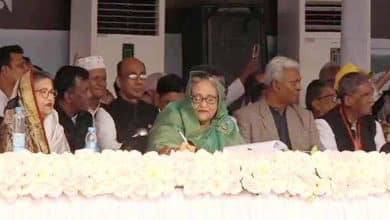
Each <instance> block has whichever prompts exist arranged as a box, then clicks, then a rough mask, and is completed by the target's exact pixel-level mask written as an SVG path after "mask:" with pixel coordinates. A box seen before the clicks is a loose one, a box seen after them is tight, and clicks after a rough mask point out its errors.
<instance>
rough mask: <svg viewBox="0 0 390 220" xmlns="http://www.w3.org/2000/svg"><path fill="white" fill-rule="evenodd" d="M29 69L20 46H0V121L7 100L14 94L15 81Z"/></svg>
mask: <svg viewBox="0 0 390 220" xmlns="http://www.w3.org/2000/svg"><path fill="white" fill-rule="evenodd" d="M29 70H30V69H29V68H28V66H27V65H26V62H25V61H24V59H23V49H22V48H21V47H20V46H18V45H9V46H4V47H1V48H0V118H1V119H0V122H1V121H2V118H3V115H4V109H5V107H6V106H7V103H8V101H9V100H10V99H12V98H14V97H15V96H16V92H15V85H16V82H17V81H18V80H19V79H20V77H21V76H22V75H23V74H24V73H26V72H27V71H29Z"/></svg>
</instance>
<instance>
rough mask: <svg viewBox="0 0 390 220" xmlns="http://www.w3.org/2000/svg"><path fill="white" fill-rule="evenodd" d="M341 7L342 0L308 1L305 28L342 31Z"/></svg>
mask: <svg viewBox="0 0 390 220" xmlns="http://www.w3.org/2000/svg"><path fill="white" fill-rule="evenodd" d="M341 7H342V5H341V1H340V2H334V1H333V2H318V1H307V2H306V7H305V30H306V31H307V32H340V31H341V11H342V8H341Z"/></svg>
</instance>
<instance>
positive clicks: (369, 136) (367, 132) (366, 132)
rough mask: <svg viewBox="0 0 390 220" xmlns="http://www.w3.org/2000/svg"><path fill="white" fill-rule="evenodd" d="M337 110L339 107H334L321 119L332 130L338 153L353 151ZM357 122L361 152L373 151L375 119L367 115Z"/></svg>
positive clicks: (374, 148) (351, 143)
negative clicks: (358, 124)
mask: <svg viewBox="0 0 390 220" xmlns="http://www.w3.org/2000/svg"><path fill="white" fill-rule="evenodd" d="M339 109H340V107H336V108H334V109H332V110H330V111H329V112H328V113H326V114H325V115H324V116H323V117H322V119H324V120H325V121H326V122H327V123H328V124H329V126H330V127H331V128H332V131H333V133H334V135H335V139H336V143H337V149H338V150H339V151H345V150H347V151H354V150H355V149H354V145H353V142H352V140H351V139H350V137H349V135H348V130H347V128H346V127H345V125H344V122H343V119H342V116H341V114H340V110H339ZM358 122H359V123H360V131H361V132H360V138H361V142H362V145H363V146H362V148H363V149H362V150H364V151H375V150H376V146H375V135H376V124H375V119H374V118H373V117H372V116H371V115H367V116H363V117H361V118H360V119H359V121H358ZM325 147H326V146H325Z"/></svg>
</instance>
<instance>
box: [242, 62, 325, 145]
mask: <svg viewBox="0 0 390 220" xmlns="http://www.w3.org/2000/svg"><path fill="white" fill-rule="evenodd" d="M265 74H266V75H265V84H266V86H267V88H266V91H265V95H264V98H262V99H261V100H260V101H258V102H255V103H253V104H251V105H248V106H246V107H244V108H242V109H240V110H238V111H237V112H236V114H235V116H236V118H237V122H238V125H239V127H240V131H241V134H242V136H243V138H244V139H245V140H246V141H247V142H248V143H255V142H263V141H271V140H280V141H282V142H283V143H285V144H286V145H287V147H288V148H289V149H292V150H303V151H307V150H310V149H311V147H313V146H314V145H316V146H317V147H319V148H320V149H321V148H322V146H321V143H320V140H319V136H318V132H317V129H316V125H315V123H314V118H313V115H312V113H311V112H310V111H308V110H306V109H304V108H302V107H300V106H298V105H297V103H298V101H299V93H300V91H301V76H300V73H299V64H298V63H297V62H296V61H294V60H292V59H289V58H287V57H282V56H277V57H274V58H273V59H272V60H271V61H270V62H269V63H268V64H267V67H266V73H265Z"/></svg>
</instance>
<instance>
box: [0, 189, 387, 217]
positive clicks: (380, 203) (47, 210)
mask: <svg viewBox="0 0 390 220" xmlns="http://www.w3.org/2000/svg"><path fill="white" fill-rule="evenodd" d="M0 219H1V220H11V219H29V220H30V219H34V220H35V219H58V220H59V219H67V220H68V219H94V220H96V219H116V220H120V219H126V220H127V219H131V220H135V219H153V220H154V219H169V220H172V219H201V220H207V219H212V220H216V219H224V220H226V219H240V220H244V219H283V220H286V219H288V220H294V219H297V220H298V219H299V220H303V219H310V220H313V219H316V220H321V219H331V220H337V219H350V220H359V219H361V220H382V219H383V220H389V219H390V194H386V195H383V196H379V197H367V198H360V199H353V200H348V199H344V200H331V199H316V200H314V201H312V202H308V201H305V200H302V199H296V198H284V197H278V196H272V195H271V196H253V195H247V194H241V195H238V196H220V197H213V196H198V197H186V196H184V195H183V194H182V193H181V192H180V191H179V190H178V191H176V192H174V193H173V194H171V195H169V196H166V197H162V198H160V199H156V200H139V201H134V200H127V199H117V198H114V197H111V196H101V197H95V198H82V197H76V198H68V197H60V198H58V199H48V198H46V199H41V200H34V199H32V198H27V197H26V198H19V199H17V200H15V201H7V200H5V199H0Z"/></svg>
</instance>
